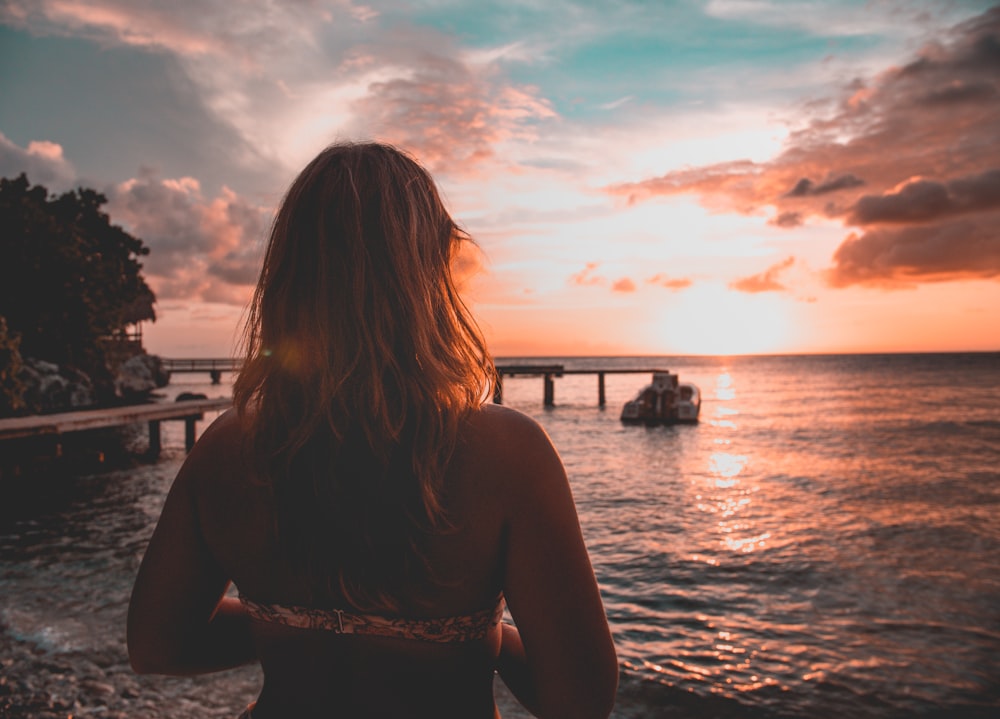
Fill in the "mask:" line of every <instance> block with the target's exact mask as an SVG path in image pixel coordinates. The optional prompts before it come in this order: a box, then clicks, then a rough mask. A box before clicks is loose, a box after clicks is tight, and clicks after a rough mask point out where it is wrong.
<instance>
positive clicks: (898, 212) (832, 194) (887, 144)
mask: <svg viewBox="0 0 1000 719" xmlns="http://www.w3.org/2000/svg"><path fill="white" fill-rule="evenodd" d="M828 106H829V105H828V104H826V103H820V102H815V103H810V104H809V105H808V106H807V110H806V111H809V112H818V111H820V110H822V109H823V108H824V107H828ZM998 168H1000V6H997V7H994V8H992V9H990V10H988V11H987V12H985V13H983V14H982V15H980V16H978V17H976V18H973V19H971V20H969V21H967V22H965V23H962V24H960V25H958V26H956V27H955V28H953V29H951V30H950V31H948V32H946V33H943V34H942V36H941V38H940V40H939V41H938V42H935V43H931V44H928V45H926V46H925V47H923V48H922V49H921V50H920V52H919V53H917V54H916V55H915V56H914V57H913V58H912V60H911V61H909V62H907V63H905V64H902V65H901V66H899V67H893V68H890V69H888V70H886V71H885V72H883V73H882V74H880V75H878V76H877V77H874V78H871V79H858V80H855V81H854V82H852V83H850V84H849V85H848V86H847V87H845V88H844V92H843V95H842V96H841V97H840V99H839V101H838V102H837V104H836V105H835V109H834V110H833V111H832V112H831V113H829V114H828V115H825V116H814V117H813V119H812V120H810V121H808V122H807V123H806V124H805V125H804V126H803V128H802V129H801V130H798V131H796V132H794V133H792V134H791V135H790V136H789V139H788V142H787V143H786V147H785V149H784V150H783V151H782V153H781V154H780V155H778V156H777V157H776V158H775V159H774V160H772V161H770V162H764V163H755V162H749V161H738V162H728V163H720V164H716V165H710V166H706V167H696V168H686V169H684V170H679V171H674V172H668V173H666V174H664V175H662V176H660V177H654V178H651V179H647V180H643V181H640V182H632V183H625V184H622V185H617V186H614V187H610V188H608V192H610V193H612V194H615V195H619V196H623V197H627V198H628V199H629V201H630V202H640V201H643V200H646V199H649V198H651V197H655V196H657V195H673V194H679V193H692V194H696V195H698V196H699V197H700V199H701V201H702V202H703V203H704V204H705V205H706V206H708V207H710V208H711V209H713V210H716V211H719V210H722V211H730V212H741V213H745V214H759V213H760V212H761V211H762V210H764V209H765V208H772V207H773V208H775V214H774V217H773V218H772V219H771V220H770V221H769V222H770V223H771V224H773V225H777V226H780V227H795V226H798V225H801V224H804V223H806V222H808V221H809V219H810V218H812V217H820V218H824V219H827V218H840V219H842V220H843V221H844V222H845V224H847V225H856V226H860V227H863V228H868V227H870V226H872V225H875V224H879V225H890V223H891V225H890V226H888V227H886V226H880V227H877V228H872V229H871V230H869V231H867V232H864V233H863V234H860V235H859V234H858V233H852V234H851V235H850V236H849V237H848V239H847V240H845V242H844V244H843V246H842V247H841V248H840V249H839V250H838V251H837V254H836V257H835V259H834V262H835V267H834V268H833V269H832V270H831V272H830V275H829V276H830V278H831V282H832V283H833V284H835V285H836V286H845V285H848V284H876V285H883V286H898V285H900V284H901V282H900V278H902V277H905V278H906V281H907V282H910V283H916V282H921V281H924V280H926V281H929V282H932V281H939V280H940V279H941V278H942V277H947V278H951V279H961V278H962V277H984V276H988V277H993V276H995V273H994V271H993V270H992V269H991V268H992V267H993V263H994V258H995V254H994V253H995V246H996V243H997V237H998V235H1000V223H997V222H996V221H995V220H993V221H990V220H988V219H987V218H986V215H987V214H989V213H992V212H993V211H994V210H995V209H996V208H997V207H998V192H1000V190H998V187H997V182H998V172H1000V170H998ZM810 178H828V179H826V180H822V181H819V182H817V181H814V180H812V179H810ZM862 181H863V182H862ZM862 186H863V187H864V191H862V190H861V187H862ZM789 188H791V189H789ZM957 216H961V218H962V220H963V221H962V222H961V223H960V224H951V223H948V222H947V220H948V219H949V218H956V217H957ZM958 228H960V229H958ZM945 237H947V238H949V239H948V243H950V244H951V245H953V249H954V250H955V251H954V252H952V253H949V252H945V251H940V252H935V251H931V250H932V249H942V248H943V247H944V246H945V245H946V244H948V243H945V242H944V240H943V239H942V238H945ZM917 248H922V250H921V252H919V253H917ZM916 254H919V257H916V256H915V255H916ZM902 258H906V259H905V260H904V259H902ZM865 263H870V264H867V265H866V264H865ZM756 279H757V280H761V279H762V278H760V277H758V278H756ZM763 279H766V278H763ZM747 280H748V282H747V283H746V285H745V286H746V287H747V288H750V287H753V286H756V285H755V282H753V281H750V280H754V278H747ZM741 282H742V281H741ZM777 284H780V283H777ZM764 285H766V282H763V283H761V286H764Z"/></svg>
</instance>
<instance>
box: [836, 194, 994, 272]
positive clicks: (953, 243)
mask: <svg viewBox="0 0 1000 719" xmlns="http://www.w3.org/2000/svg"><path fill="white" fill-rule="evenodd" d="M997 227H1000V212H994V213H990V214H988V215H986V216H985V217H984V218H983V221H982V222H972V221H969V220H964V219H963V220H958V221H954V222H943V223H937V224H930V225H915V226H910V227H903V228H902V229H896V228H882V227H880V228H877V229H873V230H870V231H868V232H865V233H864V234H861V235H858V234H852V235H851V236H850V237H848V238H847V240H845V241H844V243H843V244H842V245H841V246H840V247H839V248H838V249H837V252H836V254H835V255H834V266H833V268H831V269H830V270H829V271H828V273H827V280H828V282H829V283H830V284H831V285H832V286H834V287H846V286H848V285H855V284H868V285H876V286H880V287H885V288H901V287H912V286H913V285H914V284H916V283H917V282H918V281H919V282H941V281H948V280H953V279H956V278H982V279H990V278H997V277H1000V237H998V236H997V230H996V228H997Z"/></svg>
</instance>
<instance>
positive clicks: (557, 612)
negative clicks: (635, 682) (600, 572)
mask: <svg viewBox="0 0 1000 719" xmlns="http://www.w3.org/2000/svg"><path fill="white" fill-rule="evenodd" d="M518 425H519V426H517V427H516V429H515V431H514V433H513V436H510V435H507V433H503V434H504V441H505V443H507V442H513V444H511V445H510V446H508V447H507V448H506V449H502V450H501V451H504V452H505V454H506V455H507V456H508V457H512V458H511V459H510V460H508V461H510V463H511V464H512V466H511V467H510V468H509V469H510V471H511V479H510V485H511V488H510V493H509V499H510V504H509V505H508V507H507V511H508V518H509V519H508V533H507V536H508V546H507V563H506V571H505V581H504V594H505V596H506V599H507V604H508V606H509V608H510V612H511V615H512V616H513V618H514V621H515V622H516V624H517V628H516V629H514V628H513V627H506V626H505V627H504V633H503V640H502V644H501V652H500V658H499V661H498V665H497V669H498V671H499V672H500V675H501V677H502V678H503V679H504V682H505V683H506V684H507V686H508V687H509V688H510V689H511V691H512V692H513V693H514V695H515V696H516V697H517V698H518V699H519V700H520V701H521V702H522V703H523V704H525V706H526V707H527V708H528V709H530V710H531V711H532V712H533V713H534V714H536V715H537V716H539V717H543V718H549V717H572V718H573V719H584V718H585V717H600V718H602V719H603V718H604V717H607V716H608V715H609V714H610V713H611V709H612V707H613V706H614V699H615V692H616V690H617V686H618V660H617V657H616V655H615V648H614V643H613V641H612V638H611V632H610V629H609V627H608V622H607V617H606V615H605V612H604V606H603V604H602V602H601V596H600V592H599V590H598V587H597V580H596V579H595V577H594V572H593V569H592V567H591V564H590V558H589V557H588V555H587V549H586V547H585V545H584V542H583V536H582V534H581V532H580V524H579V520H578V518H577V513H576V505H575V504H574V502H573V496H572V493H571V491H570V487H569V482H568V480H567V478H566V472H565V470H564V468H563V466H562V462H561V461H560V459H559V457H558V455H557V454H556V451H555V449H554V448H553V447H552V444H551V442H550V441H549V439H548V437H547V436H546V435H545V433H544V431H543V430H542V429H541V428H540V427H538V425H537V424H536V423H534V422H533V421H531V420H529V419H527V418H521V419H520V420H519V421H518ZM512 449H516V451H515V452H511V450H512Z"/></svg>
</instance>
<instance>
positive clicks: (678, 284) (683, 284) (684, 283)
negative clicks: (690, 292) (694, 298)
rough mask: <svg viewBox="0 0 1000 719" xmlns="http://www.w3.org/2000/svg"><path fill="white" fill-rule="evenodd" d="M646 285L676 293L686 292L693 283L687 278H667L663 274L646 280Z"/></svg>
mask: <svg viewBox="0 0 1000 719" xmlns="http://www.w3.org/2000/svg"><path fill="white" fill-rule="evenodd" d="M646 284H650V285H659V286H660V287H666V288H667V289H668V290H673V291H674V292H677V291H679V290H686V289H687V288H688V287H690V286H691V285H692V284H694V281H693V280H691V279H688V278H687V277H669V276H667V275H664V274H656V275H653V276H652V277H650V278H648V279H647V280H646Z"/></svg>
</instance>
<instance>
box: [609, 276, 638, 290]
mask: <svg viewBox="0 0 1000 719" xmlns="http://www.w3.org/2000/svg"><path fill="white" fill-rule="evenodd" d="M611 291H612V292H635V282H633V281H632V280H631V279H629V278H628V277H622V278H621V279H618V280H615V283H614V284H613V285H611Z"/></svg>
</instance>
